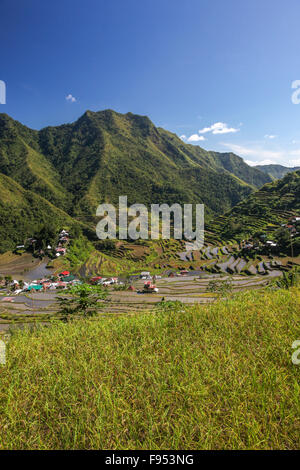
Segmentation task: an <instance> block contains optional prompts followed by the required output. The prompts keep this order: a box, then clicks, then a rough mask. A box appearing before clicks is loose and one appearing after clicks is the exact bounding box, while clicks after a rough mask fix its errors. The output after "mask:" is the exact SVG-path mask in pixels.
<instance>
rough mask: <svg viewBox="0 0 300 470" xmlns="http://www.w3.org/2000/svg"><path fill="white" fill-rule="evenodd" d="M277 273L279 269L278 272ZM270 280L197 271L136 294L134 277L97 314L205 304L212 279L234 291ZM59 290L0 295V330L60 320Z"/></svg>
mask: <svg viewBox="0 0 300 470" xmlns="http://www.w3.org/2000/svg"><path fill="white" fill-rule="evenodd" d="M277 274H280V272H277ZM271 279H272V276H271V275H265V276H259V275H256V276H252V277H245V276H240V275H233V276H229V275H227V276H226V275H220V274H205V273H201V274H199V273H197V274H194V275H187V276H181V277H165V278H162V279H159V280H157V282H156V285H157V287H158V289H159V292H158V293H157V294H143V293H139V290H142V288H143V285H144V281H142V280H134V281H133V282H132V285H133V286H134V288H135V290H134V291H129V290H126V291H114V290H113V288H112V289H110V290H109V294H110V295H109V298H108V301H105V302H104V301H102V302H99V313H101V314H104V315H112V314H120V313H129V314H135V313H139V312H144V311H148V310H151V309H153V308H154V307H155V306H156V305H157V304H158V303H159V302H161V301H162V300H164V301H180V302H183V303H200V304H206V303H209V302H213V301H214V300H215V299H216V298H217V297H218V295H217V294H216V293H213V292H210V291H209V283H210V281H212V280H222V281H225V280H231V282H232V289H233V291H243V290H246V289H260V288H262V287H265V286H266V285H267V284H268V283H269V281H270V280H271ZM58 295H59V294H58V293H57V292H55V291H53V292H46V293H44V292H42V293H27V294H20V295H11V296H9V297H7V296H4V295H3V294H2V297H0V330H2V331H3V330H7V329H8V328H9V327H11V326H14V325H15V326H20V325H26V324H27V325H28V324H34V323H36V322H42V323H48V322H49V321H51V320H55V319H59V318H60V317H59V315H58V314H57V298H58Z"/></svg>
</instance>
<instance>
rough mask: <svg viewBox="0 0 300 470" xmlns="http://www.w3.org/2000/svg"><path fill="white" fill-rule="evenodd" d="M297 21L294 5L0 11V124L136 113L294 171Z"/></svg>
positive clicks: (157, 4) (298, 108) (1, 4)
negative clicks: (2, 90)
mask: <svg viewBox="0 0 300 470" xmlns="http://www.w3.org/2000/svg"><path fill="white" fill-rule="evenodd" d="M299 17H300V2H299V0H288V1H286V2H284V1H282V0H243V1H241V0H226V1H225V0H214V1H211V0H185V1H184V2H183V1H179V0H109V1H107V0H85V1H84V0H59V1H57V0H51V1H50V0H48V1H47V0H43V1H42V0H26V2H25V1H23V0H0V38H1V62H0V80H3V81H4V82H5V83H6V92H7V94H6V104H0V112H6V113H7V114H9V115H11V116H12V117H13V118H15V119H18V120H19V121H21V122H22V123H24V124H26V125H28V126H30V127H33V128H36V129H39V128H42V127H45V126H47V125H57V124H62V123H65V122H71V121H74V120H76V119H77V118H78V117H79V116H80V115H82V114H83V113H84V112H85V111H86V110H87V109H90V110H93V111H98V110H101V109H105V108H112V109H115V110H116V111H119V112H122V113H123V112H124V113H125V112H128V111H131V112H133V113H137V114H143V115H148V116H149V117H150V118H151V119H152V121H153V122H154V123H155V124H156V125H159V126H162V127H164V128H166V129H168V130H170V131H172V132H175V133H176V134H178V135H179V136H185V137H183V139H184V138H185V140H186V141H189V142H191V143H194V144H198V145H201V146H202V147H204V148H205V149H208V150H218V151H229V150H230V151H234V152H235V153H237V154H239V155H241V156H242V157H243V158H245V160H247V161H248V162H251V163H252V164H253V163H254V162H261V163H271V162H273V163H281V164H285V165H288V166H292V165H300V126H299V124H300V104H299V105H296V104H293V103H292V100H291V96H292V93H293V90H292V88H291V86H292V82H293V81H294V80H297V79H299V80H300V54H299V43H300V28H299ZM299 96H300V93H299ZM67 97H68V99H66V98H67ZM199 131H200V132H199ZM191 136H192V138H191Z"/></svg>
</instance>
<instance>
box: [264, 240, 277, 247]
mask: <svg viewBox="0 0 300 470" xmlns="http://www.w3.org/2000/svg"><path fill="white" fill-rule="evenodd" d="M266 245H267V246H270V247H272V248H275V247H276V246H277V243H275V242H273V241H272V240H268V241H266Z"/></svg>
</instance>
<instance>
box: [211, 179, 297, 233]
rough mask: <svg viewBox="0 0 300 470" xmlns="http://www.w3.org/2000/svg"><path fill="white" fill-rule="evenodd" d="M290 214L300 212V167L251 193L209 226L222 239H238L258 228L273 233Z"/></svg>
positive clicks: (295, 214)
mask: <svg viewBox="0 0 300 470" xmlns="http://www.w3.org/2000/svg"><path fill="white" fill-rule="evenodd" d="M292 216H300V170H298V171H295V172H293V173H288V174H287V175H286V176H284V178H282V179H279V180H276V181H274V182H272V183H268V184H266V185H264V186H263V187H262V188H261V189H260V190H258V191H256V192H254V193H252V194H250V195H249V196H248V197H247V198H246V199H244V200H243V201H241V202H240V203H239V204H237V205H236V206H235V207H234V208H233V209H231V210H230V211H229V212H227V213H226V214H225V215H223V216H219V217H217V218H216V219H215V220H214V221H213V222H211V224H209V227H208V230H209V232H211V233H213V234H215V236H216V237H219V238H220V239H222V240H230V239H231V240H232V239H241V238H244V237H245V236H246V235H249V234H252V235H253V234H254V233H255V232H257V231H265V232H267V233H272V232H273V231H274V230H275V229H276V228H278V227H279V226H280V224H283V223H286V222H287V220H288V219H289V218H290V217H292Z"/></svg>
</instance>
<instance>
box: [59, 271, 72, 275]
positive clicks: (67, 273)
mask: <svg viewBox="0 0 300 470" xmlns="http://www.w3.org/2000/svg"><path fill="white" fill-rule="evenodd" d="M69 274H70V271H63V272H62V273H60V276H69Z"/></svg>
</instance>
